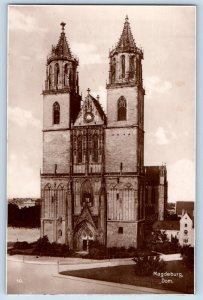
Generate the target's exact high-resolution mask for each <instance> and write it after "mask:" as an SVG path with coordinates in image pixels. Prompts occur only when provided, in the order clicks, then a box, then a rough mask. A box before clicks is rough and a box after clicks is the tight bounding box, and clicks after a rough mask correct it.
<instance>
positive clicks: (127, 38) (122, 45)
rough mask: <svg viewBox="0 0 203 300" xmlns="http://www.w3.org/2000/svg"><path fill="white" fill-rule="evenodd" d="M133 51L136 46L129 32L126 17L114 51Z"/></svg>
mask: <svg viewBox="0 0 203 300" xmlns="http://www.w3.org/2000/svg"><path fill="white" fill-rule="evenodd" d="M134 49H136V44H135V41H134V38H133V35H132V32H131V28H130V23H129V20H128V16H126V18H125V23H124V27H123V31H122V34H121V37H120V39H119V41H118V44H117V45H116V50H122V51H128V50H134Z"/></svg>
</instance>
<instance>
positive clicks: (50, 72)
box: [48, 66, 52, 88]
mask: <svg viewBox="0 0 203 300" xmlns="http://www.w3.org/2000/svg"><path fill="white" fill-rule="evenodd" d="M48 79H49V88H51V86H52V66H50V67H49V78H48Z"/></svg>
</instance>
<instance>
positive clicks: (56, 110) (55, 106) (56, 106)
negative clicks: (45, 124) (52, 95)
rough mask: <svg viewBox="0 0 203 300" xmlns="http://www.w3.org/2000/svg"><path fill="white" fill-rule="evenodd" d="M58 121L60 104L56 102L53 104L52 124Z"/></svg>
mask: <svg viewBox="0 0 203 300" xmlns="http://www.w3.org/2000/svg"><path fill="white" fill-rule="evenodd" d="M59 123H60V105H59V104H58V102H55V103H54V104H53V124H59Z"/></svg>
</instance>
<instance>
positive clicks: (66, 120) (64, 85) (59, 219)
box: [41, 23, 81, 243]
mask: <svg viewBox="0 0 203 300" xmlns="http://www.w3.org/2000/svg"><path fill="white" fill-rule="evenodd" d="M61 27H62V30H61V34H60V37H59V40H58V43H57V45H56V46H52V49H51V53H50V55H49V56H48V58H47V65H46V80H45V89H44V90H43V170H42V174H41V197H42V212H41V236H44V235H47V236H48V238H49V240H50V241H56V242H59V243H66V242H67V240H66V239H67V238H68V237H67V234H66V231H67V230H68V229H67V228H68V226H69V227H70V226H71V225H70V224H71V222H72V221H71V218H72V216H71V211H70V209H68V207H71V199H69V198H70V197H71V181H70V174H71V164H70V160H71V156H70V149H71V147H70V131H71V130H70V129H71V124H72V123H73V122H74V121H75V119H76V116H77V115H78V112H79V110H80V101H81V97H80V96H79V84H78V72H77V67H78V60H77V59H76V58H75V57H74V56H73V55H72V53H71V51H70V48H69V45H68V42H67V40H66V35H65V32H64V27H65V23H61ZM69 202H70V203H69ZM69 223H70V224H69Z"/></svg>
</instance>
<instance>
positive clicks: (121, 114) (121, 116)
mask: <svg viewBox="0 0 203 300" xmlns="http://www.w3.org/2000/svg"><path fill="white" fill-rule="evenodd" d="M126 111H127V103H126V99H125V97H123V96H121V97H120V98H119V99H118V121H125V120H126Z"/></svg>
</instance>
